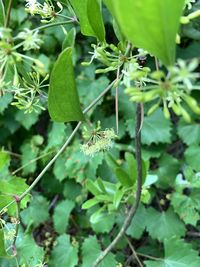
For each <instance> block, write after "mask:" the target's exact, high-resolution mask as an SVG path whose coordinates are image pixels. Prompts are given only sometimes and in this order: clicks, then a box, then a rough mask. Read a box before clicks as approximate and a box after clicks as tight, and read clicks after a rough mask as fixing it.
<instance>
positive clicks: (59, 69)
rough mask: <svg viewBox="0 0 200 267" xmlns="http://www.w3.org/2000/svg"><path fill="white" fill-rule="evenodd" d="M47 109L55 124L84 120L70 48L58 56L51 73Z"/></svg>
mask: <svg viewBox="0 0 200 267" xmlns="http://www.w3.org/2000/svg"><path fill="white" fill-rule="evenodd" d="M48 109H49V114H50V116H51V118H52V120H54V121H56V122H68V121H82V120H84V116H83V113H82V111H81V108H80V103H79V97H78V93H77V89H76V82H75V77H74V68H73V64H72V48H71V47H68V48H66V49H65V50H64V51H63V52H62V53H61V54H60V56H59V57H58V60H57V61H56V63H55V66H54V68H53V71H52V73H51V78H50V89H49V96H48Z"/></svg>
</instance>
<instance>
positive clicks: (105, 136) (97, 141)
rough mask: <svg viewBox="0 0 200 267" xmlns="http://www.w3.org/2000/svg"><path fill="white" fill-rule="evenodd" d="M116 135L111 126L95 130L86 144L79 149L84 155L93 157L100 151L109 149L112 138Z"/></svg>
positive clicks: (111, 144)
mask: <svg viewBox="0 0 200 267" xmlns="http://www.w3.org/2000/svg"><path fill="white" fill-rule="evenodd" d="M116 137H117V136H116V134H115V132H114V130H113V129H112V128H111V129H106V130H105V131H99V132H96V133H95V134H94V135H93V136H92V137H91V139H90V140H89V141H88V142H87V143H86V144H84V145H82V146H81V150H82V151H83V153H84V154H85V155H87V156H91V157H93V156H94V155H95V154H96V153H98V152H100V151H106V150H108V149H110V148H111V147H112V146H113V140H114V139H115V138H116Z"/></svg>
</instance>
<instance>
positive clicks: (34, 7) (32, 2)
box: [25, 0, 41, 15]
mask: <svg viewBox="0 0 200 267" xmlns="http://www.w3.org/2000/svg"><path fill="white" fill-rule="evenodd" d="M26 2H27V4H26V5H25V7H26V10H27V11H28V12H29V13H30V14H31V15H34V14H36V13H37V12H38V10H39V9H40V6H41V5H40V3H38V2H37V0H26Z"/></svg>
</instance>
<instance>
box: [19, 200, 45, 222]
mask: <svg viewBox="0 0 200 267" xmlns="http://www.w3.org/2000/svg"><path fill="white" fill-rule="evenodd" d="M48 209H49V202H48V201H47V199H46V198H45V197H43V196H41V195H36V196H34V197H33V199H32V201H31V203H30V205H29V206H28V208H26V209H25V210H23V211H22V212H21V214H20V215H21V218H22V221H23V223H24V224H26V225H27V226H30V225H33V226H34V227H37V226H38V225H40V224H41V223H43V222H45V221H47V220H48V218H49V212H48Z"/></svg>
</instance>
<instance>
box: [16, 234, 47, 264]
mask: <svg viewBox="0 0 200 267" xmlns="http://www.w3.org/2000/svg"><path fill="white" fill-rule="evenodd" d="M17 255H18V256H19V257H20V266H23V264H28V267H35V266H37V264H39V263H40V262H43V259H44V250H43V248H41V247H39V246H38V245H37V244H36V243H35V241H34V239H33V238H32V236H31V235H29V234H26V235H25V236H23V237H21V238H20V237H19V238H18V240H17Z"/></svg>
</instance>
